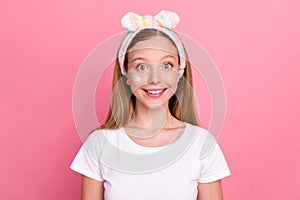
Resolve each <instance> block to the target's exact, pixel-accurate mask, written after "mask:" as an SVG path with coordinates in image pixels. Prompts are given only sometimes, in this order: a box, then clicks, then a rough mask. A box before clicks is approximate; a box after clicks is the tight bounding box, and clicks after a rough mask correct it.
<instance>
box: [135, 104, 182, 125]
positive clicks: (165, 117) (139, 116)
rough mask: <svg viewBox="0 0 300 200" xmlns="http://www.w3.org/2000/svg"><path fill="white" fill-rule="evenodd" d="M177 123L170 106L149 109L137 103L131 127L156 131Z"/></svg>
mask: <svg viewBox="0 0 300 200" xmlns="http://www.w3.org/2000/svg"><path fill="white" fill-rule="evenodd" d="M175 121H177V119H176V118H175V117H173V116H172V114H171V113H170V111H169V107H168V104H166V105H164V106H153V107H151V108H149V107H146V106H143V105H140V104H139V103H138V102H137V105H136V109H135V111H134V113H133V117H132V120H131V122H130V126H136V127H140V128H151V129H156V128H165V127H172V126H173V124H174V122H175Z"/></svg>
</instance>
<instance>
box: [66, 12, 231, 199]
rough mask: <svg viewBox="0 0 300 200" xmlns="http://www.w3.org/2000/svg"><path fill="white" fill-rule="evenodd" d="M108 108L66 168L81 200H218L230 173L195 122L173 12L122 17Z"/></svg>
mask: <svg viewBox="0 0 300 200" xmlns="http://www.w3.org/2000/svg"><path fill="white" fill-rule="evenodd" d="M121 22H122V25H123V27H124V28H126V29H127V30H129V32H128V34H127V35H126V36H125V38H124V39H123V41H122V43H121V45H120V49H119V51H118V58H117V60H116V64H115V69H114V75H113V92H112V103H111V108H110V110H109V114H108V116H107V119H106V121H105V123H104V124H103V125H102V126H101V127H100V128H98V129H96V130H94V131H93V132H92V133H91V134H90V136H89V137H88V139H87V140H86V141H85V143H84V144H83V146H82V147H81V149H80V150H79V152H78V154H77V155H76V157H75V159H74V161H73V163H72V164H71V169H73V170H74V171H77V172H79V173H81V174H82V175H83V176H82V200H94V199H95V200H96V199H97V200H100V199H107V200H120V199H126V200H127V199H130V200H135V199H136V200H177V199H178V200H189V199H190V200H195V199H201V200H221V199H223V197H222V188H221V179H222V178H224V177H226V176H229V175H230V171H229V168H228V166H227V163H226V160H225V158H224V156H223V154H222V151H221V149H220V147H219V146H218V144H217V143H216V141H215V139H214V137H213V136H212V135H211V134H210V133H209V132H208V131H207V130H205V129H204V128H201V127H199V126H198V125H197V120H196V116H195V113H194V107H193V89H192V73H191V66H190V63H189V61H188V57H187V54H186V51H185V49H184V47H183V44H182V43H181V41H180V39H179V38H178V36H177V35H176V33H175V32H173V31H172V29H173V28H175V26H176V25H177V24H178V22H179V17H178V15H177V14H176V13H173V12H169V11H161V12H160V13H159V14H157V15H156V16H155V17H152V16H149V15H147V16H144V17H142V16H139V15H137V14H135V13H131V12H130V13H127V14H126V15H125V16H124V17H123V18H122V21H121Z"/></svg>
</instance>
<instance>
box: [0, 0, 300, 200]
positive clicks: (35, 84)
mask: <svg viewBox="0 0 300 200" xmlns="http://www.w3.org/2000/svg"><path fill="white" fill-rule="evenodd" d="M161 9H168V10H173V11H176V12H178V14H179V15H180V16H181V19H182V21H181V23H180V25H179V26H178V28H177V30H178V31H180V32H182V33H185V34H186V35H188V36H190V37H192V38H194V39H195V40H196V41H197V42H198V43H200V44H201V45H202V46H203V47H204V48H205V49H206V50H207V52H208V53H209V54H210V56H211V57H212V59H213V60H214V61H215V63H216V64H217V66H218V68H219V71H220V73H221V75H222V78H223V81H224V84H225V88H226V94H227V116H226V121H225V125H224V129H223V131H222V135H221V137H220V139H219V143H220V146H221V147H222V149H223V151H224V154H225V156H226V158H227V161H228V163H229V166H230V169H231V171H232V176H231V177H229V178H226V179H224V180H223V188H224V196H225V198H226V199H233V200H240V199H243V200H253V199H272V200H282V199H288V200H296V199H300V190H299V183H298V180H299V179H300V173H299V171H298V170H299V168H300V159H299V153H300V145H299V142H300V140H299V139H300V136H299V114H300V106H299V105H298V103H299V102H300V89H299V87H300V78H299V73H300V70H299V67H300V59H299V55H300V37H299V36H300V28H299V20H300V2H299V1H297V0H280V1H279V0H272V1H271V0H267V1H258V0H253V1H248V2H244V1H238V0H235V1H233V0H230V1H214V0H213V1H190V0H185V1H183V0H173V1H161V0H160V1H158V0H152V1H143V0H139V1H128V0H126V1H121V0H120V1H105V2H104V1H103V2H100V1H96V0H91V1H78V0H73V1H72V0H65V1H62V0H52V1H37V0H35V1H34V0H30V1H14V0H10V1H9V0H6V1H5V0H4V1H1V3H0V23H1V24H0V27H1V31H0V36H1V37H0V55H1V58H0V66H1V67H0V75H1V78H0V95H1V96H0V101H1V104H0V109H1V110H0V111H1V115H0V133H1V139H0V158H1V159H0V177H1V181H0V199H8V200H10V199H31V200H35V199H36V200H37V199H44V200H47V199H49V200H50V199H51V200H52V199H80V187H81V182H80V180H81V177H80V175H79V174H76V173H75V172H73V171H71V170H70V169H69V165H70V163H71V161H72V160H73V158H74V156H75V154H76V153H77V151H78V149H79V147H80V146H81V144H82V142H81V141H80V139H79V136H78V133H77V131H76V129H75V125H74V122H73V117H72V89H73V84H74V81H75V78H76V73H77V71H78V69H79V67H80V65H81V63H82V62H83V60H84V58H85V57H86V56H87V55H88V53H89V52H90V51H91V50H92V49H93V48H94V47H95V46H96V45H98V44H99V43H100V42H102V41H104V40H106V39H107V38H109V37H110V36H112V35H115V34H117V33H120V32H121V31H123V29H122V28H121V26H120V24H119V21H120V18H121V17H122V16H123V14H124V13H126V12H127V11H135V12H139V13H141V14H146V13H148V14H149V13H150V14H155V13H157V12H158V11H159V10H161ZM103 81H104V82H107V81H108V79H106V80H104V79H102V80H101V81H100V84H102V82H103ZM195 82H196V83H199V85H201V84H200V82H201V80H200V79H197V77H196V81H195ZM199 88H205V87H202V86H199ZM102 89H103V88H102ZM109 90H110V88H109V87H106V88H105V89H104V92H109ZM98 93H99V92H98ZM98 93H97V104H96V107H97V109H100V108H101V104H102V103H103V104H107V103H106V101H105V100H103V102H99V101H101V99H102V98H99V95H98ZM206 93H207V91H203V93H202V94H206ZM199 95H201V91H200V92H199ZM199 95H198V98H199V99H201V102H202V103H203V104H201V106H200V107H203V108H202V109H203V112H202V113H203V116H201V118H202V121H203V124H206V125H207V124H208V122H209V109H208V108H209V106H208V107H206V106H203V105H206V104H209V100H206V97H207V95H204V96H201V97H199ZM100 96H101V95H100ZM102 109H103V108H102ZM99 120H100V121H101V120H103V116H102V115H100V119H99ZM297 124H298V125H297Z"/></svg>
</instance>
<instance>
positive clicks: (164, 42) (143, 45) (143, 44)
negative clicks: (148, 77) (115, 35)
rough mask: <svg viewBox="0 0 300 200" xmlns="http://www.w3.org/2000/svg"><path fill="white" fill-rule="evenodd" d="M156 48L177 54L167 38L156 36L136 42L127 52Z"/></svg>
mask: <svg viewBox="0 0 300 200" xmlns="http://www.w3.org/2000/svg"><path fill="white" fill-rule="evenodd" d="M150 49H151V50H157V51H163V52H166V53H171V54H177V49H176V47H175V46H174V44H173V43H172V42H171V41H170V40H169V39H167V38H165V37H161V36H156V37H153V38H150V39H148V40H144V41H140V42H138V43H136V44H135V45H134V46H133V47H132V48H131V49H130V50H129V51H128V52H131V53H134V52H140V53H141V52H142V51H143V50H145V51H146V50H150Z"/></svg>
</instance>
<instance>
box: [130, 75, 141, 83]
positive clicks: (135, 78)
mask: <svg viewBox="0 0 300 200" xmlns="http://www.w3.org/2000/svg"><path fill="white" fill-rule="evenodd" d="M132 79H133V80H134V81H136V82H141V81H142V79H141V77H139V76H137V75H133V76H132Z"/></svg>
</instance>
